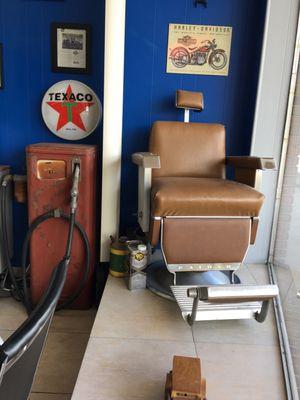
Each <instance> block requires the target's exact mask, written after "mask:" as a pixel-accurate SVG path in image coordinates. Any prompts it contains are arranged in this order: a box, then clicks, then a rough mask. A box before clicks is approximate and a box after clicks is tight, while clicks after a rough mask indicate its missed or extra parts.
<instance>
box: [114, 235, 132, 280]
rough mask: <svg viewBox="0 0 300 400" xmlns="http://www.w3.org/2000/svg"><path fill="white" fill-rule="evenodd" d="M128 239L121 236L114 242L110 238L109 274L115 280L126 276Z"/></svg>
mask: <svg viewBox="0 0 300 400" xmlns="http://www.w3.org/2000/svg"><path fill="white" fill-rule="evenodd" d="M127 242H128V238H127V237H126V236H121V237H120V238H119V239H117V240H115V239H114V238H113V237H111V245H110V259H109V273H110V274H111V275H112V276H114V277H117V278H123V277H124V276H126V275H127V274H128V263H127V258H128V254H129V249H128V246H127Z"/></svg>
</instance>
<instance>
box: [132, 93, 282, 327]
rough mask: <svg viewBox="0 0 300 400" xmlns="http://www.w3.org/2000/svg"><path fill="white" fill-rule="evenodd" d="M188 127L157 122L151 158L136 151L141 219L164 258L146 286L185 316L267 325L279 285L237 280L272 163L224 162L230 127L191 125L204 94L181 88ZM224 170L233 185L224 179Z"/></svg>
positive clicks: (251, 241)
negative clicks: (191, 115) (232, 171)
mask: <svg viewBox="0 0 300 400" xmlns="http://www.w3.org/2000/svg"><path fill="white" fill-rule="evenodd" d="M176 106H177V108H182V109H184V122H166V121H163V122H155V123H154V124H153V126H152V130H151V135H150V145H149V152H148V153H134V154H133V155H132V160H133V162H134V163H135V164H137V165H138V168H139V190H138V195H139V201H138V221H139V225H140V227H141V229H142V231H143V232H144V233H145V234H146V236H147V238H148V240H149V243H150V245H151V246H152V248H153V249H155V248H157V247H159V245H160V248H161V252H162V256H163V257H162V260H160V261H157V262H154V263H152V264H150V266H149V267H148V269H147V286H148V288H149V289H150V290H152V291H154V292H155V293H157V294H160V295H162V296H164V297H166V298H170V299H174V298H175V299H176V300H177V302H178V304H179V306H180V309H181V312H182V315H183V318H184V319H185V320H187V321H188V322H189V323H190V324H193V322H194V321H196V320H197V321H198V320H216V319H246V318H253V317H254V318H255V319H256V320H257V321H259V322H262V321H263V320H264V319H265V317H266V315H267V310H268V304H269V301H270V300H271V299H272V298H274V297H275V296H276V295H277V294H278V288H277V286H276V285H264V286H257V285H243V284H242V283H241V282H240V280H239V278H238V277H237V276H236V271H237V270H238V269H239V268H240V266H241V265H242V263H243V261H244V259H245V256H246V253H247V250H248V248H249V245H252V244H254V242H255V238H256V233H257V228H258V223H259V212H260V209H261V207H262V205H263V202H264V195H263V194H261V193H260V192H259V191H258V190H259V189H260V183H261V177H262V170H265V169H274V168H275V163H274V160H273V159H272V158H261V157H249V156H243V157H226V153H225V128H224V126H223V125H220V124H207V123H190V122H189V112H190V110H195V111H202V109H203V97H202V94H201V93H197V92H187V91H177V93H176ZM226 166H231V167H234V169H235V180H234V181H233V180H228V179H226Z"/></svg>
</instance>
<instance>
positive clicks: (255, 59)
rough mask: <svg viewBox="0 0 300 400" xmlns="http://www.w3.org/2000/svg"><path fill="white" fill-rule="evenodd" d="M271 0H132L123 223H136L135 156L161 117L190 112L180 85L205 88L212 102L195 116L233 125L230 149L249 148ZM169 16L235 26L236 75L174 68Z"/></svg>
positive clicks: (243, 151) (244, 151) (236, 151)
mask: <svg viewBox="0 0 300 400" xmlns="http://www.w3.org/2000/svg"><path fill="white" fill-rule="evenodd" d="M265 10H266V1H265V0H263V1H257V0H208V7H207V9H205V8H203V7H202V6H199V7H198V8H195V7H194V1H193V0H163V1H161V0H152V1H149V0H139V1H136V0H127V21H126V49H125V89H124V93H125V97H124V129H123V170H122V199H121V201H122V208H121V231H123V232H124V231H125V229H126V228H128V227H133V226H135V225H136V216H135V215H134V214H136V212H137V169H136V167H135V166H133V165H132V164H131V160H130V156H131V154H132V153H133V152H135V151H146V150H147V146H148V137H149V131H150V127H151V125H152V123H153V122H154V121H156V120H182V118H183V114H182V112H181V111H179V110H176V109H175V107H174V98H175V91H176V89H185V90H195V91H202V92H203V93H204V101H205V110H204V111H203V112H202V113H193V115H192V119H191V120H192V121H195V122H196V121H197V122H218V123H222V124H224V125H225V126H226V129H227V153H228V154H231V155H246V154H249V150H250V143H251V131H252V124H253V115H254V107H255V98H256V90H257V81H258V69H259V62H260V52H261V44H262V37H263V28H264V17H265ZM169 23H189V24H204V25H223V26H224V25H225V26H227V25H228V26H232V27H233V36H232V48H231V60H230V69H229V76H228V77H219V76H201V75H187V74H185V75H177V74H167V73H166V72H165V71H166V55H167V41H168V24H169Z"/></svg>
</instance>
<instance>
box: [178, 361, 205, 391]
mask: <svg viewBox="0 0 300 400" xmlns="http://www.w3.org/2000/svg"><path fill="white" fill-rule="evenodd" d="M176 394H177V396H178V395H179V394H180V395H183V396H185V397H187V396H191V397H192V396H200V394H201V366H200V359H199V358H193V357H180V356H174V359H173V372H172V394H171V396H172V398H173V397H174V396H175V395H176ZM196 398H198V397H196ZM199 398H200V397H199Z"/></svg>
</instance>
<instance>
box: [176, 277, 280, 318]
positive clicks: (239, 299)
mask: <svg viewBox="0 0 300 400" xmlns="http://www.w3.org/2000/svg"><path fill="white" fill-rule="evenodd" d="M171 289H172V292H173V294H174V296H175V298H176V301H177V303H178V305H179V307H180V309H181V312H182V315H183V318H184V319H186V320H187V322H188V323H189V324H190V325H193V323H194V322H195V321H201V320H207V319H209V320H212V319H240V318H243V319H245V318H252V317H253V318H255V319H256V320H257V321H258V322H263V321H264V320H265V319H266V316H267V313H268V306H269V301H270V300H271V299H273V298H274V297H276V296H277V295H278V287H277V285H262V286H258V285H240V284H238V285H233V284H232V285H216V286H198V287H195V286H172V287H171ZM224 317H225V318H224Z"/></svg>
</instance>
